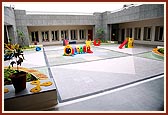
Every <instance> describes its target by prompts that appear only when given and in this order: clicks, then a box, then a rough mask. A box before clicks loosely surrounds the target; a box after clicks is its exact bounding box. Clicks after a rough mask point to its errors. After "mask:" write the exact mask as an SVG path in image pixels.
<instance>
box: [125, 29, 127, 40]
mask: <svg viewBox="0 0 168 115" xmlns="http://www.w3.org/2000/svg"><path fill="white" fill-rule="evenodd" d="M124 30H125V38H126V37H127V28H124Z"/></svg>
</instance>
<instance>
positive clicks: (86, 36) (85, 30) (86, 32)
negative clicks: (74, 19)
mask: <svg viewBox="0 0 168 115" xmlns="http://www.w3.org/2000/svg"><path fill="white" fill-rule="evenodd" d="M85 31H86V40H87V39H88V30H87V29H86V30H85Z"/></svg>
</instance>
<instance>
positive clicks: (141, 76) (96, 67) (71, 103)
mask: <svg viewBox="0 0 168 115" xmlns="http://www.w3.org/2000/svg"><path fill="white" fill-rule="evenodd" d="M133 41H134V40H133V39H132V38H126V39H125V40H124V42H123V43H121V44H113V43H101V42H99V40H96V41H85V43H83V44H69V42H68V41H67V43H66V44H65V45H57V46H38V45H37V46H36V47H35V48H34V49H31V50H25V51H24V58H25V60H24V63H23V64H22V67H24V68H29V69H31V70H29V71H31V72H33V71H34V74H36V75H39V76H40V75H41V76H43V77H39V78H40V81H41V84H46V85H47V87H46V86H44V85H42V86H41V85H40V86H39V87H38V83H34V84H35V85H31V84H32V83H31V84H28V85H27V87H28V88H27V91H28V92H27V93H26V94H25V95H30V97H31V95H32V94H34V96H37V97H35V98H38V95H37V94H39V95H41V96H42V94H43V96H44V97H45V100H44V101H45V102H46V103H47V102H48V104H51V105H54V106H52V108H48V109H46V108H45V109H46V110H52V111H55V110H59V111H69V110H70V111H76V110H79V111H80V110H96V111H99V110H110V111H111V110H120V111H122V110H161V109H163V101H164V98H163V94H164V93H163V88H164V83H163V81H164V58H163V57H162V56H161V58H159V57H158V55H157V56H156V54H154V52H153V51H154V49H155V48H156V46H155V47H154V46H149V45H138V44H134V42H133ZM9 62H10V60H6V61H4V65H5V66H8V63H9ZM37 71H38V72H39V73H40V74H37ZM46 78H47V79H46ZM43 79H44V80H43ZM48 83H49V84H48ZM39 84H40V83H39ZM33 86H34V87H35V86H36V87H35V88H34V89H33V90H34V91H35V93H33V92H31V91H32V89H31V88H33ZM5 88H8V89H9V92H8V93H5V94H4V96H5V98H6V100H8V99H9V100H10V98H14V97H15V96H16V97H17V95H14V93H12V92H13V90H14V89H13V88H12V86H11V87H6V86H5ZM47 90H49V91H47ZM158 91H159V92H160V93H157V92H158ZM41 92H45V93H41ZM47 92H48V93H47ZM54 92H56V93H54ZM142 92H143V93H142ZM50 93H53V94H57V95H55V96H54V97H53V98H51V97H52V96H50V98H48V99H50V100H52V101H49V100H48V101H47V97H46V96H47V95H50ZM44 94H45V95H44ZM19 95H20V94H18V96H19ZM22 96H23V94H22ZM138 97H141V99H142V100H141V101H139V98H138ZM156 97H157V98H156ZM30 100H31V99H30ZM41 100H42V99H41ZM41 100H40V101H39V103H41V106H42V105H43V104H42V102H41ZM121 100H122V101H121ZM15 101H17V100H15ZM36 101H37V100H36ZM52 102H54V103H52ZM109 102H110V103H109ZM8 103H9V102H8ZM25 103H26V102H25ZM27 103H28V102H27ZM135 103H136V105H135ZM125 104H127V105H129V106H126V105H125ZM51 105H50V106H51ZM17 106H19V105H17ZM27 106H28V105H27ZM50 106H49V105H48V106H47V107H50ZM111 106H113V109H112V108H111ZM118 106H120V108H118ZM33 107H34V108H33ZM36 107H37V106H36V104H35V105H34V106H32V108H29V107H26V106H25V110H32V109H35V110H36V109H39V108H36ZM44 107H45V106H44ZM99 107H100V108H99ZM6 108H8V106H7V107H6ZM8 109H10V110H11V108H10V107H9V108H8ZM15 109H16V110H18V108H17V107H16V106H15ZM22 109H23V108H22ZM41 109H44V108H43V106H42V107H41Z"/></svg>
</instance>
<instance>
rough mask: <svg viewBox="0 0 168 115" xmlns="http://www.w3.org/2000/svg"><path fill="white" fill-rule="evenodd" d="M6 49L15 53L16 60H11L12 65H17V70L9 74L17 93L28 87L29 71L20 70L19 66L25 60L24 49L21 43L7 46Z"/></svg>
mask: <svg viewBox="0 0 168 115" xmlns="http://www.w3.org/2000/svg"><path fill="white" fill-rule="evenodd" d="M6 50H8V53H11V54H13V55H14V58H15V61H11V62H10V65H11V66H12V67H13V66H14V64H16V65H17V69H16V72H14V73H13V74H11V75H10V76H9V78H10V79H11V81H12V84H13V86H14V88H15V92H16V93H17V92H20V91H22V90H24V89H25V88H26V74H27V73H26V72H24V71H19V67H18V66H19V65H20V66H21V64H22V62H23V60H24V55H23V50H22V48H21V47H20V46H19V44H14V45H11V47H10V48H9V47H7V46H6ZM10 65H9V66H10Z"/></svg>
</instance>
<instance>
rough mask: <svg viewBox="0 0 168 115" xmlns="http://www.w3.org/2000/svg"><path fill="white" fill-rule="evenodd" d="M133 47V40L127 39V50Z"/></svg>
mask: <svg viewBox="0 0 168 115" xmlns="http://www.w3.org/2000/svg"><path fill="white" fill-rule="evenodd" d="M133 47H134V39H133V38H129V40H128V48H133Z"/></svg>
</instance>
